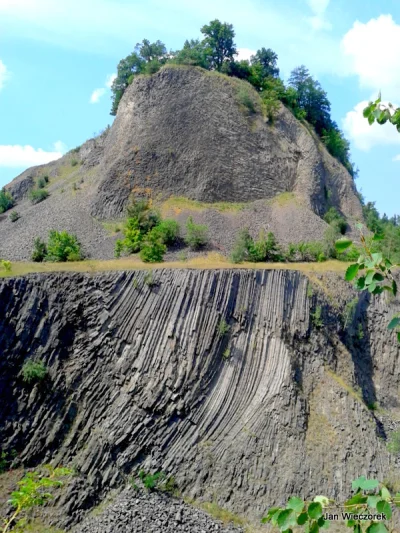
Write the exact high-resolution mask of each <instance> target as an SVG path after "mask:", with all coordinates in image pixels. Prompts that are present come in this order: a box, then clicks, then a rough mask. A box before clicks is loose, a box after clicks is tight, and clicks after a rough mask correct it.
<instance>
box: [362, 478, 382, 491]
mask: <svg viewBox="0 0 400 533" xmlns="http://www.w3.org/2000/svg"><path fill="white" fill-rule="evenodd" d="M360 479H361V478H360ZM376 487H379V481H377V480H376V479H365V478H364V480H361V483H360V489H362V490H373V489H376Z"/></svg>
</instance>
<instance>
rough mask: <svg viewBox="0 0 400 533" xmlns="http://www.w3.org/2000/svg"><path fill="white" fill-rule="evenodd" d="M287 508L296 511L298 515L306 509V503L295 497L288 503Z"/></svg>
mask: <svg viewBox="0 0 400 533" xmlns="http://www.w3.org/2000/svg"><path fill="white" fill-rule="evenodd" d="M286 507H287V508H288V509H293V510H294V511H296V513H301V511H302V510H303V509H304V502H303V500H301V499H300V498H296V497H295V496H293V497H292V498H290V500H289V501H288V503H287V506H286Z"/></svg>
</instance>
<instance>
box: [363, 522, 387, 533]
mask: <svg viewBox="0 0 400 533" xmlns="http://www.w3.org/2000/svg"><path fill="white" fill-rule="evenodd" d="M366 533H388V530H387V527H386V526H385V524H384V523H383V522H375V523H373V524H371V525H370V526H369V527H367V529H366Z"/></svg>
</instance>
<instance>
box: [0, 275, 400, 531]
mask: <svg viewBox="0 0 400 533" xmlns="http://www.w3.org/2000/svg"><path fill="white" fill-rule="evenodd" d="M146 276H147V277H146ZM315 281H316V282H317V283H318V284H319V285H323V286H324V287H325V290H326V291H327V294H328V295H329V296H330V298H331V299H332V294H333V295H334V303H335V306H333V304H331V303H328V300H329V298H328V300H327V299H326V298H325V296H324V295H323V294H322V293H321V294H320V295H319V296H317V294H316V293H315V292H314V296H311V291H310V288H309V280H308V279H307V278H306V277H305V276H303V275H301V274H300V273H296V272H290V271H263V272H262V271H246V270H237V271H228V270H226V271H190V270H185V271H179V270H173V271H165V270H160V271H156V272H154V274H153V279H152V280H151V279H150V277H149V274H147V275H146V274H145V273H144V272H136V273H125V272H124V273H112V274H111V273H110V274H105V275H101V276H100V275H99V276H86V275H79V274H74V275H56V274H54V275H43V276H41V275H31V276H28V277H26V278H20V279H17V278H15V279H7V280H1V281H0V301H1V302H2V306H1V307H0V353H1V357H0V442H1V443H2V444H1V447H2V449H4V450H11V449H16V450H17V451H18V452H19V458H20V459H21V461H23V462H25V463H26V464H29V465H34V464H37V463H42V462H45V461H49V460H50V459H51V460H53V461H54V462H55V463H60V462H62V463H63V464H64V463H70V464H73V465H74V466H75V468H76V470H77V472H78V473H79V474H80V475H79V476H78V477H76V478H74V480H73V482H72V484H70V485H69V493H68V494H67V495H65V496H64V499H63V500H62V501H61V502H60V505H62V506H63V509H64V511H65V512H66V513H67V514H68V515H69V516H70V518H69V520H70V521H74V522H76V521H78V520H79V519H80V516H81V513H82V510H83V509H85V508H89V507H90V506H92V505H93V503H94V502H96V501H97V500H98V499H99V498H100V497H101V496H102V495H104V493H105V492H106V491H107V490H108V489H110V488H113V487H118V486H121V485H123V484H124V483H125V482H126V479H127V477H128V476H131V475H134V474H135V473H137V471H138V470H139V469H145V470H153V469H154V470H163V471H165V472H167V473H170V474H173V475H174V476H175V479H176V481H177V484H178V486H179V487H180V489H181V490H182V491H183V493H184V494H186V495H187V496H191V497H195V498H199V499H208V500H213V499H216V500H217V501H218V503H219V504H220V505H221V506H224V507H228V508H229V509H232V510H234V511H235V512H239V513H244V514H247V515H248V516H250V517H253V518H257V519H258V518H259V517H260V516H261V515H262V513H263V512H264V511H265V509H266V508H267V507H268V506H269V505H271V504H273V503H283V502H284V501H285V499H286V497H287V496H288V495H289V494H291V493H295V494H299V495H302V496H305V497H307V496H310V495H311V494H315V491H318V493H319V494H324V493H326V494H327V495H329V496H332V497H339V498H340V497H344V496H345V495H347V494H348V491H349V488H350V483H351V480H352V479H354V478H355V477H357V476H359V475H362V474H363V475H370V476H373V477H379V478H380V479H387V480H392V481H393V480H394V479H395V478H396V477H397V476H398V470H397V467H396V465H395V461H394V459H393V457H392V456H390V455H389V454H388V452H387V451H386V446H385V439H386V438H387V435H388V433H389V431H390V429H392V428H393V427H395V423H394V420H395V419H396V413H397V412H398V408H399V403H398V388H399V383H400V380H399V372H400V367H399V365H398V364H397V363H398V359H399V348H398V345H397V344H396V341H395V338H394V337H393V336H392V335H391V334H390V333H389V332H388V331H387V329H386V326H387V321H388V318H389V316H390V315H391V313H392V312H393V311H396V310H397V311H398V310H399V302H398V301H395V302H392V303H391V304H390V306H389V304H388V303H387V302H386V301H385V300H384V298H383V297H377V298H375V299H373V300H371V301H370V300H369V299H368V297H366V298H365V297H362V298H361V299H360V300H359V302H358V305H357V310H356V314H355V316H354V317H353V318H350V319H348V320H347V326H346V332H345V331H344V330H343V320H342V318H341V312H342V311H343V309H344V305H345V302H346V301H347V302H348V301H349V300H351V299H352V298H353V297H354V294H352V291H351V289H349V288H348V287H347V285H345V284H344V282H342V281H341V280H339V279H338V278H337V277H336V276H334V275H332V276H326V278H325V279H323V280H318V279H316V280H315ZM152 283H153V284H152ZM314 291H315V289H314ZM330 291H332V292H331V293H330ZM317 305H321V309H322V321H323V325H322V327H317V325H318V324H317V321H316V320H315V319H313V318H312V316H311V314H310V313H314V312H315V309H316V306H317ZM340 308H341V309H342V311H340ZM358 324H361V330H362V334H363V335H360V333H359V326H358ZM320 326H321V324H320ZM361 337H362V338H361ZM28 357H34V358H35V359H40V360H42V361H43V362H44V363H45V364H46V365H47V367H48V369H49V377H48V379H47V380H46V381H45V382H43V383H41V384H40V385H35V386H28V385H26V384H24V383H23V382H22V380H21V376H20V371H21V368H22V365H23V363H24V361H25V360H26V359H27V358H28ZM374 402H378V403H379V405H380V407H381V410H380V411H374V410H371V409H369V408H368V405H369V406H371V405H372V404H373V403H374Z"/></svg>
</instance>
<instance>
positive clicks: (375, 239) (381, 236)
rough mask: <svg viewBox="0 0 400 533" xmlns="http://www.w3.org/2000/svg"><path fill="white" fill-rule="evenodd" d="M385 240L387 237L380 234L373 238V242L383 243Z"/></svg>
mask: <svg viewBox="0 0 400 533" xmlns="http://www.w3.org/2000/svg"><path fill="white" fill-rule="evenodd" d="M384 238H385V235H382V234H379V233H375V234H374V236H373V237H372V240H373V241H383V239H384Z"/></svg>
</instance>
